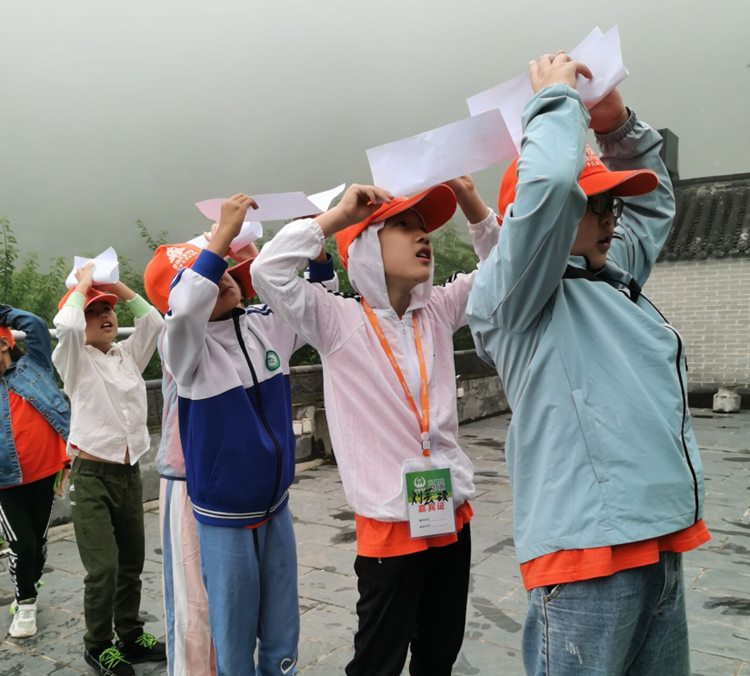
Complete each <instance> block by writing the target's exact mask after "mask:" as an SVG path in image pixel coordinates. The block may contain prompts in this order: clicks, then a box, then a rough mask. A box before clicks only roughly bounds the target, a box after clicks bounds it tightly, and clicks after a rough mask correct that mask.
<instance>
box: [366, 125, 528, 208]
mask: <svg viewBox="0 0 750 676" xmlns="http://www.w3.org/2000/svg"><path fill="white" fill-rule="evenodd" d="M515 154H516V149H515V146H514V145H513V140H512V138H511V137H510V134H509V133H508V130H507V128H506V126H505V123H504V122H503V118H502V115H501V114H500V112H499V111H498V110H488V111H487V112H485V113H483V114H481V115H477V116H475V117H470V118H467V119H465V120H460V121H458V122H453V123H451V124H447V125H445V126H443V127H438V128H437V129H431V130H430V131H426V132H424V133H422V134H417V135H416V136H411V137H409V138H405V139H401V140H400V141H393V142H392V143H386V144H385V145H382V146H377V147H376V148H370V149H369V150H368V151H367V159H368V160H369V162H370V171H371V172H372V179H373V184H374V185H376V186H379V187H381V188H385V189H386V190H389V191H390V192H392V193H393V194H394V195H412V194H414V193H416V192H419V191H420V190H426V189H427V188H430V187H431V186H433V185H437V184H438V183H442V182H443V181H447V180H450V179H451V178H455V177H456V176H463V175H464V174H472V173H474V172H476V171H480V170H482V169H486V168H487V167H491V166H492V165H493V164H497V163H498V162H502V161H504V160H509V159H511V158H512V157H514V156H515Z"/></svg>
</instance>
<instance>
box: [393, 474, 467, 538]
mask: <svg viewBox="0 0 750 676" xmlns="http://www.w3.org/2000/svg"><path fill="white" fill-rule="evenodd" d="M404 476H405V480H406V505H407V510H408V512H409V532H410V534H411V536H412V537H413V538H424V537H432V536H433V535H447V534H449V533H455V532H456V517H455V515H454V513H453V483H452V482H451V471H450V469H448V468H447V467H446V468H443V469H434V468H432V469H424V470H419V471H416V472H406V474H405V475H404Z"/></svg>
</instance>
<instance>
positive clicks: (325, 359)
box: [253, 211, 499, 521]
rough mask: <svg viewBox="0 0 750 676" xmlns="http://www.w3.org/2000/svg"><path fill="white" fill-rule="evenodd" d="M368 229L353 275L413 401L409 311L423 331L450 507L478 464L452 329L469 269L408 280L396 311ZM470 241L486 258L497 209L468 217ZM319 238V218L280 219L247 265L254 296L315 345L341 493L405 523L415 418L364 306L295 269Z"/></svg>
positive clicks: (417, 451)
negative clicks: (464, 431)
mask: <svg viewBox="0 0 750 676" xmlns="http://www.w3.org/2000/svg"><path fill="white" fill-rule="evenodd" d="M382 226H383V224H382V223H376V224H373V225H371V226H370V227H368V228H367V229H366V230H365V231H364V232H363V233H362V234H361V235H360V236H359V237H358V238H357V239H356V240H355V241H354V242H353V243H352V244H351V246H350V248H349V266H348V267H349V279H350V281H351V283H352V286H354V288H355V289H356V290H357V292H358V293H359V294H360V295H361V296H363V297H364V298H366V299H367V301H368V303H369V304H370V305H371V306H372V308H373V310H374V312H375V314H376V316H377V318H378V320H379V322H380V324H381V326H382V328H383V332H384V333H385V336H386V338H387V340H388V342H389V344H390V346H391V349H392V350H393V354H394V356H395V358H396V361H397V362H398V364H399V366H400V368H401V370H402V372H403V374H404V377H405V379H406V382H407V384H408V385H409V388H410V391H411V392H412V396H413V398H414V401H416V402H419V400H420V397H419V388H420V380H419V366H418V361H417V355H416V349H415V344H414V335H413V330H412V315H414V316H416V319H417V326H418V328H419V332H420V336H421V339H422V349H423V351H424V357H425V363H426V368H427V376H428V380H429V403H430V461H431V462H432V463H433V464H436V465H439V466H448V467H450V469H451V471H452V478H453V498H454V507H458V506H459V505H461V504H462V503H463V502H465V501H466V500H467V499H469V498H471V497H472V496H473V495H474V480H473V478H474V468H473V466H472V463H471V460H469V458H468V456H467V455H466V454H465V453H464V452H463V450H462V449H461V448H460V446H459V445H458V417H457V413H456V374H455V368H454V364H453V334H454V332H455V331H456V330H457V329H459V328H460V327H462V326H464V325H465V324H466V317H465V311H466V303H467V300H468V297H469V291H470V290H471V287H472V283H473V280H474V272H472V273H471V274H460V275H458V276H457V278H456V279H455V281H453V282H451V283H449V284H446V285H445V286H435V287H433V285H432V274H431V275H430V279H429V280H428V281H427V282H424V283H422V284H419V285H418V286H416V287H415V288H414V290H413V291H412V295H411V303H410V305H409V308H408V309H407V311H406V313H405V314H404V315H403V317H401V318H400V319H399V317H398V315H397V314H396V312H395V311H394V310H393V308H392V307H391V304H390V302H389V299H388V292H387V288H386V283H385V273H384V270H383V259H382V255H381V250H380V240H379V237H378V231H379V230H380V229H381V228H382ZM469 231H470V233H471V237H472V240H473V243H474V249H475V251H476V253H477V255H478V256H479V258H480V261H481V260H484V258H486V256H487V255H488V254H489V252H490V250H491V249H492V247H493V246H494V245H495V243H496V242H497V236H498V232H499V228H498V226H497V220H496V217H495V214H494V213H493V212H492V211H490V213H489V214H488V216H487V217H486V218H485V219H484V220H483V221H481V222H480V223H476V224H469ZM323 243H324V237H323V232H322V231H321V229H320V226H319V225H318V223H317V222H316V221H315V220H310V219H304V220H299V221H295V222H293V223H290V224H289V225H287V226H286V227H284V228H283V229H282V230H281V231H280V232H279V233H278V234H277V235H276V236H275V237H274V238H273V240H272V241H271V242H269V243H268V244H266V245H265V246H264V247H263V250H262V251H261V253H260V256H258V258H257V259H256V260H255V262H254V263H253V283H254V285H255V289H256V291H257V292H258V294H259V295H260V297H261V298H262V299H263V300H264V301H265V302H267V303H268V304H269V305H271V306H272V307H273V308H274V312H276V313H277V314H279V315H281V316H282V317H283V318H284V319H285V320H286V321H287V322H288V323H289V324H290V325H291V326H292V327H293V328H294V330H295V331H297V333H299V334H300V335H301V336H303V337H304V338H305V340H307V342H308V343H309V344H310V345H312V346H313V347H314V348H315V349H317V350H318V352H319V353H320V357H321V360H322V363H323V380H324V395H325V407H326V416H327V419H328V426H329V430H330V434H331V441H332V443H333V449H334V452H335V454H336V461H337V463H338V468H339V473H340V475H341V480H342V483H343V486H344V492H345V493H346V498H347V501H348V503H349V505H350V506H351V507H352V509H353V510H354V511H355V512H356V513H357V514H359V515H361V516H364V517H368V518H371V519H377V520H379V521H407V520H408V516H407V507H406V493H405V487H404V478H403V474H404V469H411V468H412V467H413V466H414V463H419V462H422V461H423V460H424V459H423V458H422V455H421V440H420V430H419V425H418V423H417V419H416V417H415V415H414V413H413V411H412V410H411V409H410V408H409V405H408V403H407V401H406V398H405V397H404V392H403V389H402V387H401V385H400V383H399V381H398V378H397V377H396V375H395V373H394V372H393V369H392V368H391V365H390V363H389V362H388V359H387V357H386V355H385V353H384V351H383V348H382V347H381V345H380V343H379V341H378V338H377V335H376V334H375V332H374V330H373V329H372V327H371V325H370V323H369V321H368V320H367V317H366V315H365V313H364V311H363V309H362V307H361V305H360V302H359V298H358V297H351V296H349V297H347V296H344V295H341V294H337V293H333V292H328V291H326V290H325V289H323V288H321V287H320V286H317V285H311V284H307V283H306V282H305V281H304V280H303V279H302V278H301V277H300V276H299V272H300V271H301V270H303V269H304V267H305V265H306V263H307V259H308V258H313V257H315V256H316V255H317V254H318V253H319V252H320V249H321V247H322V246H323Z"/></svg>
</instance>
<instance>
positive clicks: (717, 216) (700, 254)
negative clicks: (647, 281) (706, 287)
mask: <svg viewBox="0 0 750 676" xmlns="http://www.w3.org/2000/svg"><path fill="white" fill-rule="evenodd" d="M674 188H675V195H676V196H677V217H676V218H675V222H674V226H673V227H672V232H671V233H670V234H669V239H668V240H667V244H666V246H665V247H664V249H663V250H662V252H661V256H660V257H659V260H660V261H677V260H694V259H705V258H725V257H733V258H739V257H745V256H748V257H750V210H748V204H749V203H750V174H733V175H730V176H713V177H709V178H696V179H689V180H685V181H677V182H675V184H674Z"/></svg>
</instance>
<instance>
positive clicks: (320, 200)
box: [307, 183, 346, 211]
mask: <svg viewBox="0 0 750 676" xmlns="http://www.w3.org/2000/svg"><path fill="white" fill-rule="evenodd" d="M344 188H346V183H342V184H341V185H337V186H336V187H335V188H331V189H330V190H324V191H323V192H316V193H315V194H314V195H308V196H307V199H309V200H310V201H311V202H312V203H313V204H314V205H315V206H316V207H318V209H320V211H328V210H329V209H330V208H331V202H333V200H335V199H336V198H337V197H338V196H339V195H340V194H341V193H342V192H344Z"/></svg>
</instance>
